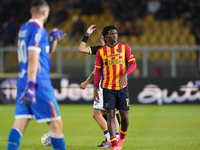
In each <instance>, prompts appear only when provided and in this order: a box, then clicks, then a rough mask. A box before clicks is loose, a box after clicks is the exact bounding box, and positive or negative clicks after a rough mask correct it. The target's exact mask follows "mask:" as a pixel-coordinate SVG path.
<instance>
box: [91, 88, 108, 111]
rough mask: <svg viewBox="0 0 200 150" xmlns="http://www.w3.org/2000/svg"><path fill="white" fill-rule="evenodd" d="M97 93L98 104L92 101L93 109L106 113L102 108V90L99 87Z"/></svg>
mask: <svg viewBox="0 0 200 150" xmlns="http://www.w3.org/2000/svg"><path fill="white" fill-rule="evenodd" d="M98 93H99V101H100V102H99V103H97V102H95V101H94V104H93V109H96V110H101V111H106V110H105V108H104V107H103V89H102V88H101V87H100V86H99V90H98Z"/></svg>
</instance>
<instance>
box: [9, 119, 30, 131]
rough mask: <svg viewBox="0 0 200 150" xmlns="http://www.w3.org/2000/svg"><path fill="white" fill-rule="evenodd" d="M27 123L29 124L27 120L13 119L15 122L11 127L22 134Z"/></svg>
mask: <svg viewBox="0 0 200 150" xmlns="http://www.w3.org/2000/svg"><path fill="white" fill-rule="evenodd" d="M28 122H29V121H28V119H15V122H14V125H13V126H14V127H17V128H18V129H20V130H21V131H22V132H24V130H25V129H26V127H27V126H28Z"/></svg>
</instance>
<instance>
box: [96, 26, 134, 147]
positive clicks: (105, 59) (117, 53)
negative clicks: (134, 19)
mask: <svg viewBox="0 0 200 150" xmlns="http://www.w3.org/2000/svg"><path fill="white" fill-rule="evenodd" d="M102 35H103V37H104V40H105V41H106V44H105V45H104V46H103V47H101V48H100V49H99V50H98V51H97V53H96V71H95V79H94V100H95V101H96V102H97V103H99V95H98V92H97V91H98V87H99V82H100V78H101V76H103V80H102V83H101V84H102V87H103V97H104V107H105V108H106V110H107V118H108V119H107V124H108V131H109V133H110V141H111V143H112V150H121V149H122V145H123V142H124V139H125V136H126V133H127V129H128V125H129V118H128V112H129V107H130V100H129V94H128V87H127V78H128V75H129V74H130V73H131V72H133V71H134V70H135V68H136V61H135V57H134V55H133V53H132V50H131V48H130V47H129V46H128V45H127V44H126V43H122V42H119V41H118V33H117V29H116V27H115V26H112V25H111V26H106V27H104V29H103V32H102ZM128 64H129V66H128V67H127V65H128ZM116 108H117V109H118V110H119V112H120V116H121V130H120V136H119V141H117V139H116V135H115V122H114V118H115V109H116Z"/></svg>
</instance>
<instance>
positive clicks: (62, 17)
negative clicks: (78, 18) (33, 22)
mask: <svg viewBox="0 0 200 150" xmlns="http://www.w3.org/2000/svg"><path fill="white" fill-rule="evenodd" d="M67 17H68V14H67V11H66V10H65V8H63V9H62V10H60V11H59V12H58V13H57V14H56V16H55V21H54V22H53V26H57V25H58V24H61V23H63V22H65V21H66V20H67Z"/></svg>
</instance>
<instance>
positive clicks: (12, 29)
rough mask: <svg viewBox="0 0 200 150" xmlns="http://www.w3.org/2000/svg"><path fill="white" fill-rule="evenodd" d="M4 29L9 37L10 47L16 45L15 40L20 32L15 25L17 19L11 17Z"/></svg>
mask: <svg viewBox="0 0 200 150" xmlns="http://www.w3.org/2000/svg"><path fill="white" fill-rule="evenodd" d="M3 28H4V30H5V33H6V35H7V41H8V44H9V45H14V44H15V38H16V35H17V32H18V26H17V25H16V23H15V18H14V17H11V18H10V19H9V20H8V21H6V22H5V23H4V24H3Z"/></svg>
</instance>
